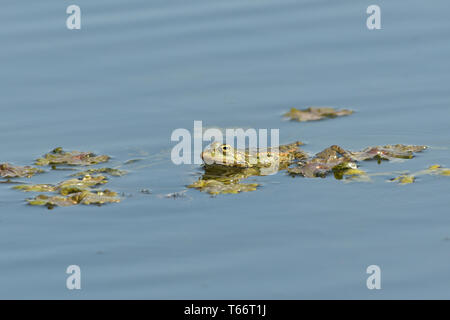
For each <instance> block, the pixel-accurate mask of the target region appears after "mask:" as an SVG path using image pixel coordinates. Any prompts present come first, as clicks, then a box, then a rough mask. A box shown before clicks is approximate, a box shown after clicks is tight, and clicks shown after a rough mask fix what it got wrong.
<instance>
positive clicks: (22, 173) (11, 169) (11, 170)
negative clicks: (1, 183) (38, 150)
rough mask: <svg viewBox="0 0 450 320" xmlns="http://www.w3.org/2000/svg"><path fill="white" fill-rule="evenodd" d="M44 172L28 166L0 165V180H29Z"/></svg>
mask: <svg viewBox="0 0 450 320" xmlns="http://www.w3.org/2000/svg"><path fill="white" fill-rule="evenodd" d="M42 172H44V170H42V169H38V168H33V167H30V166H25V167H21V166H13V165H10V164H9V163H1V164H0V177H2V178H7V179H10V178H31V177H32V176H34V175H35V174H37V173H42Z"/></svg>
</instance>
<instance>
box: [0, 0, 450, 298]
mask: <svg viewBox="0 0 450 320" xmlns="http://www.w3.org/2000/svg"><path fill="white" fill-rule="evenodd" d="M70 4H74V1H61V0H58V1H57V0H41V1H33V2H32V1H28V2H27V3H25V2H23V1H13V0H5V1H3V2H2V4H1V10H0V24H1V28H0V48H1V49H0V108H1V109H0V111H1V115H0V137H1V150H2V151H1V157H0V161H1V162H11V163H14V164H18V165H30V164H32V163H33V159H36V158H37V157H39V156H41V155H42V154H44V153H45V152H48V151H50V150H51V149H53V148H54V147H57V146H62V147H64V148H65V149H68V150H90V151H94V152H96V153H99V154H108V155H111V156H112V157H113V159H112V162H113V163H114V164H118V163H123V162H124V161H126V160H129V159H136V158H140V159H143V160H142V161H141V162H137V163H135V164H133V165H129V167H128V170H129V171H130V173H129V174H128V175H126V176H124V177H120V178H112V179H111V181H110V183H109V184H108V187H109V188H112V189H114V190H116V191H118V192H121V193H123V195H124V200H123V201H122V202H121V203H120V204H111V205H106V206H102V207H96V206H93V207H90V206H75V207H69V208H57V209H54V210H47V209H43V208H36V207H30V206H27V205H26V203H25V201H24V199H25V198H26V197H28V196H29V195H27V194H24V193H22V192H18V191H16V190H11V185H8V184H1V185H0V298H4V299H5V298H8V299H9V298H20V299H24V298H40V299H47V298H57V299H74V298H76V299H78V298H85V299H94V298H105V299H109V298H114V299H115V298H127V299H131V298H132V299H156V298H157V299H166V298H167V299H205V298H208V299H219V298H234V299H251V298H255V299H257V298H261V299H310V298H331V299H339V298H344V299H347V298H363V299H383V298H384V299H391V298H447V299H448V298H450V290H449V286H450V273H449V269H450V241H448V237H450V212H449V206H450V201H449V195H448V190H449V187H450V179H449V178H448V177H438V176H434V177H431V176H423V177H419V178H418V180H417V182H416V183H414V184H411V185H406V186H400V185H398V184H395V183H388V182H386V180H387V179H389V178H390V177H389V176H379V177H375V178H374V179H373V182H372V183H344V182H343V181H338V180H335V179H333V178H332V177H329V178H327V179H305V178H291V177H289V176H287V175H286V174H285V173H283V172H281V173H279V174H277V175H273V176H266V177H256V178H255V179H254V180H256V181H257V182H258V183H260V184H261V185H262V187H261V188H259V189H258V190H257V191H255V192H248V193H242V194H238V195H220V196H217V197H210V196H209V195H208V194H205V193H201V192H199V191H197V190H193V189H189V190H188V191H187V192H186V193H185V197H180V198H178V199H168V198H165V197H164V196H161V195H164V194H167V193H172V192H179V191H183V190H185V186H186V185H188V184H190V183H192V182H193V181H195V180H196V179H198V175H199V174H200V173H201V169H200V166H199V165H195V164H193V165H180V166H176V165H174V164H173V163H172V161H171V159H170V150H171V148H172V147H173V146H174V144H175V143H174V142H172V141H171V140H170V137H171V134H172V132H173V130H175V129H177V128H186V129H188V130H192V128H193V123H194V120H201V121H202V122H203V125H204V126H205V127H219V128H240V127H242V128H269V129H270V128H277V129H279V130H280V142H281V143H288V142H292V141H294V140H302V141H303V142H305V143H306V145H305V147H304V149H305V150H307V151H308V152H310V153H314V152H318V151H320V150H322V149H324V148H325V147H328V146H330V145H332V144H339V145H341V146H343V147H345V148H347V149H350V150H359V149H362V148H364V147H366V146H369V145H381V144H391V143H392V144H394V143H404V144H424V145H427V146H429V147H430V148H429V149H428V150H427V151H426V152H424V153H422V154H419V155H418V156H417V157H416V158H414V159H412V160H408V161H405V162H394V163H382V164H381V165H378V164H377V163H375V162H369V163H363V164H362V168H363V169H364V170H366V171H367V172H369V173H376V172H390V171H398V170H400V171H401V170H409V171H411V172H414V171H418V170H422V169H425V168H426V167H428V166H429V165H432V164H441V165H443V166H446V167H449V166H450V158H449V156H450V151H449V149H448V148H449V146H450V125H449V119H450V90H449V89H450V88H449V83H450V59H449V57H450V41H449V39H450V20H449V18H448V12H449V9H450V4H449V2H448V1H445V0H435V1H432V2H425V1H423V0H408V1H406V0H402V1H400V0H397V1H387V0H377V1H376V4H378V5H379V6H380V8H381V23H382V29H381V30H368V29H367V27H366V19H367V17H368V15H367V14H366V9H367V7H368V6H369V5H371V4H374V3H373V1H368V0H360V1H351V0H339V1H331V0H328V1H326V0H258V1H255V0H227V1H217V0H170V1H167V0H150V1H149V0H128V1H119V0H76V1H75V4H77V5H79V6H80V8H81V10H82V28H81V30H68V29H67V28H66V25H65V22H66V18H67V16H68V15H67V14H66V8H67V6H68V5H70ZM310 105H318V106H337V107H346V108H351V109H353V110H355V111H356V112H355V114H353V115H352V116H349V117H343V118H339V119H334V120H329V121H322V122H309V123H296V122H289V121H284V120H283V119H282V117H281V115H282V113H284V112H286V111H287V110H289V109H290V108H291V107H294V106H295V107H299V108H303V107H307V106H310ZM70 173H71V172H64V171H52V172H48V173H46V174H43V175H39V176H36V177H34V178H33V179H31V181H33V182H38V183H48V182H51V183H55V182H58V181H60V180H61V179H63V178H67V176H68V175H69V174H70ZM142 189H149V190H151V192H152V193H151V194H144V193H142V192H140V190H142ZM69 265H79V266H80V268H81V272H82V289H81V290H68V289H67V288H66V278H67V277H68V275H67V274H66V268H67V266H69ZM369 265H378V266H380V268H381V272H382V280H381V281H382V282H381V287H382V289H381V290H368V289H367V286H366V279H367V277H368V274H366V268H367V267H368V266H369Z"/></svg>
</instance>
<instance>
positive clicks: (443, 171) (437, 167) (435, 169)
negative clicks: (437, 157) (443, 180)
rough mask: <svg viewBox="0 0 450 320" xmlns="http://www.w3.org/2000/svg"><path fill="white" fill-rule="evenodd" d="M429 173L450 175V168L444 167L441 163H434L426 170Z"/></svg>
mask: <svg viewBox="0 0 450 320" xmlns="http://www.w3.org/2000/svg"><path fill="white" fill-rule="evenodd" d="M425 172H426V173H428V174H437V175H441V176H450V169H449V168H443V167H441V166H440V165H438V164H436V165H432V166H430V167H428V169H427V170H425Z"/></svg>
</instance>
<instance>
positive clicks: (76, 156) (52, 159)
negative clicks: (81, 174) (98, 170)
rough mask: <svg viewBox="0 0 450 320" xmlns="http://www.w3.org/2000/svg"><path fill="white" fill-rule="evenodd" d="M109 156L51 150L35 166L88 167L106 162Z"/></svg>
mask: <svg viewBox="0 0 450 320" xmlns="http://www.w3.org/2000/svg"><path fill="white" fill-rule="evenodd" d="M108 160H109V156H106V155H100V156H97V155H95V154H94V153H92V152H80V151H64V150H63V149H62V148H60V147H59V148H56V149H53V150H52V151H51V152H49V153H47V154H45V155H44V156H43V157H42V158H39V159H37V160H36V163H35V164H36V165H38V166H46V165H60V164H66V165H73V166H89V165H93V164H98V163H103V162H107V161H108Z"/></svg>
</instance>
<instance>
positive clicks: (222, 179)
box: [188, 141, 308, 195]
mask: <svg viewBox="0 0 450 320" xmlns="http://www.w3.org/2000/svg"><path fill="white" fill-rule="evenodd" d="M302 144H303V143H302V142H300V141H296V142H294V143H290V144H286V145H281V146H279V147H278V148H273V147H272V148H260V149H256V150H255V149H235V148H233V147H232V146H231V145H229V144H223V143H219V142H213V143H212V144H211V145H210V146H209V147H207V148H206V149H205V150H203V152H202V153H201V158H202V160H203V162H204V164H203V169H204V174H203V175H202V176H201V177H200V178H199V179H198V180H197V181H196V182H194V183H192V184H190V185H188V188H196V189H198V190H200V191H204V192H207V193H209V194H211V195H217V194H226V193H240V192H248V191H254V190H256V189H257V188H258V187H259V184H258V183H241V180H243V179H246V178H249V177H251V176H264V175H270V174H275V173H277V172H278V171H280V170H284V169H287V168H288V166H289V165H291V164H292V163H295V162H296V161H299V160H301V159H306V158H307V157H308V155H307V154H306V153H305V152H303V151H302V150H300V149H299V146H300V145H302Z"/></svg>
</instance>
